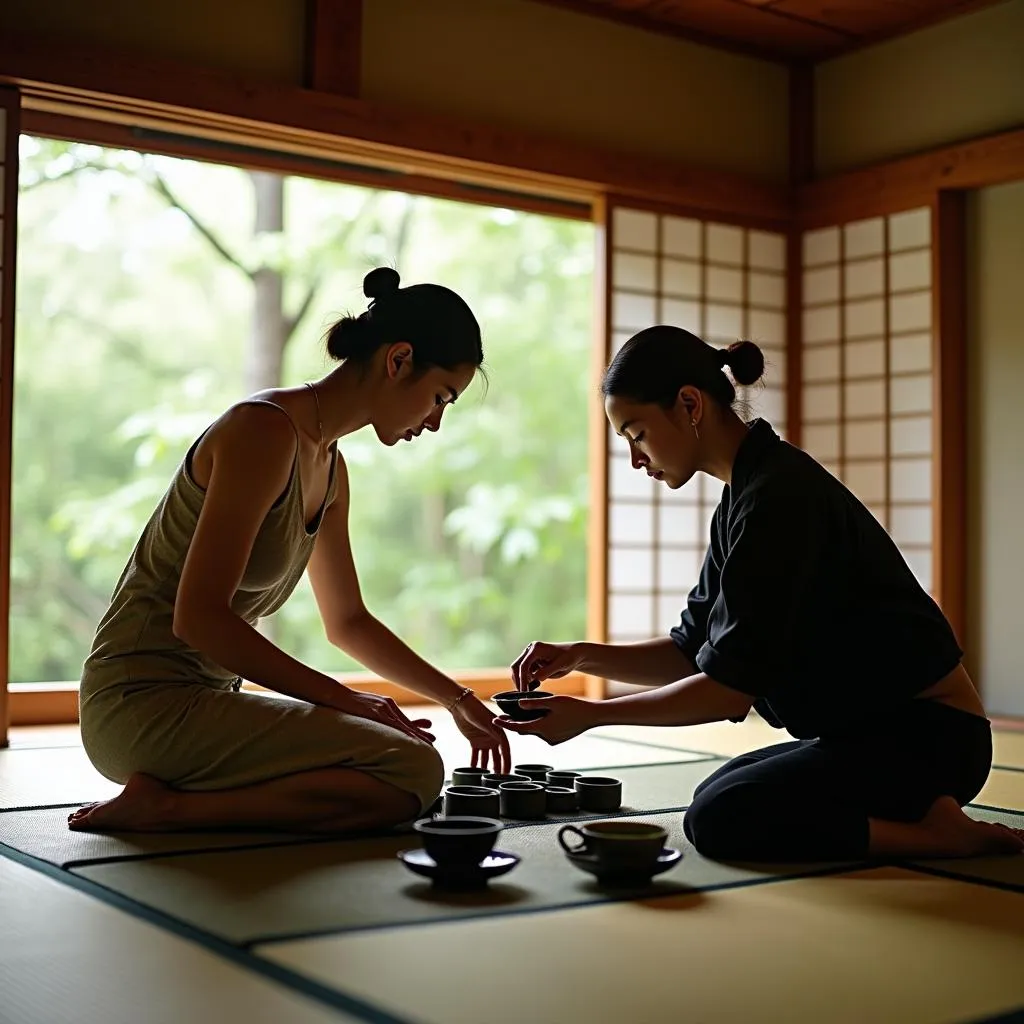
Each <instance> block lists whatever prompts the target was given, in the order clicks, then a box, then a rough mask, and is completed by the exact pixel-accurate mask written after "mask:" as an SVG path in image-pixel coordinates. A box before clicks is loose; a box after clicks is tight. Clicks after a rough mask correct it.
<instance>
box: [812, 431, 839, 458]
mask: <svg viewBox="0 0 1024 1024" xmlns="http://www.w3.org/2000/svg"><path fill="white" fill-rule="evenodd" d="M803 448H804V451H806V452H807V453H808V454H809V455H813V456H814V458H816V459H817V460H818V461H819V462H822V463H825V462H834V461H835V460H836V459H838V458H839V424H838V423H813V424H812V423H809V424H808V425H807V426H806V427H804V429H803Z"/></svg>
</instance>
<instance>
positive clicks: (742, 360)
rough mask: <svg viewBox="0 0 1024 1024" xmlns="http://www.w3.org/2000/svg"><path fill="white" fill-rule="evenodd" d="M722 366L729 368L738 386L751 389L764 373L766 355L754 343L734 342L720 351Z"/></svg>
mask: <svg viewBox="0 0 1024 1024" xmlns="http://www.w3.org/2000/svg"><path fill="white" fill-rule="evenodd" d="M718 351H719V355H720V356H721V359H722V365H723V366H728V367H729V370H730V371H731V372H732V376H733V380H735V381H736V383H737V384H741V385H743V386H744V387H749V386H750V385H751V384H756V383H757V382H758V381H759V380H760V379H761V375H762V374H763V373H764V354H763V353H762V352H761V350H760V349H759V348H758V347H757V345H755V344H754V343H753V342H752V341H734V342H733V343H732V344H731V345H730V346H729V347H728V348H727V349H719V350H718Z"/></svg>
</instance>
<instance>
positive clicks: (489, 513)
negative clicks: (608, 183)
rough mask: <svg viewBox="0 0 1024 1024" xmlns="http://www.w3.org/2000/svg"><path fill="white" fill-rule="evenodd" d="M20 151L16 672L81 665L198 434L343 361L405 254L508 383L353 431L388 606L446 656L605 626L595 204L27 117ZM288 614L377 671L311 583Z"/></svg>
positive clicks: (343, 661) (483, 655) (388, 618)
mask: <svg viewBox="0 0 1024 1024" xmlns="http://www.w3.org/2000/svg"><path fill="white" fill-rule="evenodd" d="M21 159H22V164H21V195H20V209H19V218H20V223H19V265H18V295H17V302H18V319H17V339H16V376H15V441H14V465H13V474H14V488H13V501H14V508H13V537H12V619H11V681H12V682H13V683H15V684H16V683H18V682H26V681H51V680H74V679H77V678H78V675H79V672H80V668H81V663H82V660H83V658H84V657H85V655H86V653H87V651H88V649H89V646H90V643H91V640H92V635H93V631H94V629H95V626H96V624H97V621H98V619H99V618H100V616H101V615H102V614H103V611H104V609H105V607H106V603H107V600H108V598H109V595H110V592H111V590H112V588H113V586H114V584H115V582H116V580H117V577H118V575H119V573H120V571H121V568H122V566H123V564H124V561H125V559H126V558H127V556H128V554H129V552H130V550H131V547H132V545H133V544H134V542H135V540H136V538H137V536H138V533H139V531H140V529H141V527H142V525H143V524H144V522H145V520H146V518H147V517H148V515H149V514H150V512H151V510H152V508H153V507H154V505H155V503H156V502H157V501H158V500H159V497H160V495H161V494H162V492H163V491H164V489H165V488H166V486H167V484H168V482H169V480H170V477H171V475H172V474H173V472H174V470H175V468H176V466H177V465H178V463H179V461H180V459H181V458H182V456H183V454H184V452H185V450H186V448H187V447H188V445H189V444H190V443H191V441H192V440H193V438H194V437H195V436H196V435H197V434H198V433H199V432H200V431H201V430H202V429H203V428H204V427H205V426H206V425H207V423H209V422H210V420H211V419H213V418H214V417H216V416H217V415H219V413H220V412H221V411H222V410H223V409H224V408H226V407H227V406H228V405H229V404H230V403H231V402H233V401H235V400H237V399H239V398H241V397H243V396H244V395H246V394H248V393H250V392H252V391H254V390H256V389H258V388H262V387H267V386H273V385H277V384H286V385H289V384H295V383H298V382H299V381H302V380H305V379H310V378H314V377H316V376H318V375H320V374H322V373H324V372H325V371H326V370H327V369H329V367H330V366H331V365H333V364H330V363H329V362H328V361H327V359H326V357H325V356H324V353H323V347H322V345H321V343H320V338H321V336H322V334H323V331H324V328H325V327H326V326H327V324H328V323H329V322H330V320H331V318H332V317H335V316H337V315H338V314H340V313H342V312H345V311H353V310H354V311H359V310H361V309H363V308H365V302H366V300H365V299H364V298H363V296H362V294H361V289H360V284H361V279H362V277H363V275H364V274H365V273H366V271H367V270H368V269H369V268H370V267H372V266H375V265H379V264H384V263H387V264H391V265H394V266H397V267H398V268H399V269H400V270H401V272H402V275H403V278H404V280H405V281H406V282H407V283H411V282H412V281H416V280H434V281H439V282H443V283H445V284H447V285H449V286H451V287H453V288H455V289H456V290H458V291H460V292H461V293H462V294H463V295H464V296H465V297H466V298H467V300H468V301H469V302H470V304H471V305H472V306H473V308H474V309H475V310H476V312H477V314H478V316H479V317H480V319H481V322H482V325H483V329H484V351H485V358H486V364H487V368H488V372H489V376H490V380H491V384H490V387H489V389H488V390H486V392H485V390H484V388H483V387H481V386H480V385H474V387H473V388H472V389H471V390H470V392H469V393H468V394H467V395H466V396H465V398H464V399H463V400H461V401H460V402H459V404H458V406H457V407H456V409H455V410H453V412H452V413H451V414H450V415H449V416H448V417H446V422H445V426H444V429H443V430H442V431H441V432H440V433H439V434H438V435H436V436H428V435H424V436H423V437H422V438H420V439H419V441H418V442H416V443H415V444H412V445H402V446H397V447H396V448H394V449H390V450H386V449H383V448H382V447H381V446H379V445H378V444H377V442H376V440H375V438H374V437H373V435H372V433H369V432H364V433H363V434H357V435H354V436H352V437H349V438H346V439H344V440H343V442H342V445H341V448H342V451H343V453H344V455H345V457H346V459H347V461H348V464H349V470H350V476H351V482H352V493H353V497H352V536H353V545H354V549H355V555H356V561H357V565H358V568H359V571H360V575H361V579H362V585H363V591H364V595H365V598H366V600H367V603H368V605H369V606H370V608H371V609H372V610H373V611H374V612H375V613H376V614H378V615H379V616H380V617H381V618H382V619H383V620H384V621H385V622H386V623H388V624H389V625H390V626H392V628H394V629H395V630H396V631H397V632H398V633H399V634H400V635H402V636H403V637H405V638H406V639H407V640H408V641H409V642H410V643H411V644H412V645H413V646H414V647H415V648H416V649H417V650H419V651H420V652H421V653H422V654H424V655H425V656H427V657H430V658H433V659H435V660H436V661H437V662H438V663H439V664H440V665H442V666H443V667H445V668H448V669H457V668H471V667H484V666H494V665H504V664H507V663H508V662H509V660H510V659H512V658H513V657H514V656H515V655H516V653H518V650H519V649H520V648H521V647H522V646H523V644H525V643H526V642H528V641H530V640H532V639H536V638H540V637H548V638H562V637H575V636H581V635H583V633H584V631H585V623H586V587H585V576H586V518H587V500H588V485H587V424H586V419H587V395H586V391H587V388H588V386H589V382H590V380H591V377H590V374H589V360H590V352H591V315H592V305H593V302H592V270H593V248H594V239H593V229H592V227H591V226H590V225H589V224H587V223H584V222H578V221H570V220H561V219H556V218H552V217H547V216H540V215H536V214H527V213H521V212H516V211H512V210H507V209H491V208H487V207H483V206H471V205H465V204H460V203H455V202H450V201H443V200H437V199H427V198H423V197H414V196H410V195H406V194H402V193H396V192H386V191H380V190H373V189H367V188H360V187H354V186H346V185H339V184H331V183H327V182H322V181H316V180H310V179H306V178H297V177H288V178H281V177H278V176H275V175H269V174H263V173H255V172H253V173H250V172H248V171H244V170H241V169H238V168H233V167H227V166H219V165H212V164H208V163H200V162H195V161H188V160H178V159H171V158H166V157H155V156H147V155H143V154H140V153H136V152H130V151H123V150H117V151H115V150H110V149H104V148H101V147H97V146H85V145H80V144H72V143H65V142H59V141H55V140H49V139H41V138H36V137H28V136H24V137H23V138H22V146H21ZM266 625H267V629H268V630H270V631H271V632H272V635H273V636H274V637H275V639H276V640H277V641H278V642H279V643H280V644H281V645H282V646H283V647H284V648H285V649H287V650H289V651H290V652H291V653H293V654H295V655H296V656H298V657H300V658H302V659H305V660H307V661H309V662H310V663H312V664H315V665H316V666H317V667H319V668H322V669H325V670H328V671H330V670H334V671H341V670H346V669H355V668H358V667H359V666H357V665H355V664H354V663H353V662H352V661H351V660H350V659H348V658H347V657H346V656H345V655H343V653H342V652H340V651H338V650H336V649H335V648H333V647H331V646H330V645H329V644H327V642H326V641H325V640H324V638H323V631H322V628H321V627H320V624H319V620H318V618H317V615H316V610H315V605H314V602H313V600H312V595H311V593H310V591H309V588H308V585H307V584H306V583H305V581H303V583H302V584H301V585H300V587H299V590H298V591H297V592H296V594H295V596H294V597H293V598H292V600H291V601H290V602H289V603H288V605H286V607H285V608H284V610H283V611H282V612H280V613H279V614H278V615H277V616H275V617H274V619H272V620H270V621H269V622H268V623H267V624H266Z"/></svg>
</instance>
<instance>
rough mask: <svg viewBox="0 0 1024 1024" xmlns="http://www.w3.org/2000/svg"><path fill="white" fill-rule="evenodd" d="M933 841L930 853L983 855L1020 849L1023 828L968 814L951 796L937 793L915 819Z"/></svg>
mask: <svg viewBox="0 0 1024 1024" xmlns="http://www.w3.org/2000/svg"><path fill="white" fill-rule="evenodd" d="M918 827H919V828H921V829H922V830H923V832H922V836H924V835H927V837H928V840H929V845H930V846H931V845H934V851H933V852H930V853H929V856H933V857H985V856H994V855H996V854H1010V853H1018V854H1019V853H1024V830H1022V829H1015V828H1009V827H1008V826H1006V825H999V824H996V823H993V822H987V821H975V820H974V819H973V818H968V817H967V815H966V814H964V812H963V811H962V810H961V809H960V806H959V804H957V802H956V800H954V799H953V797H951V796H943V797H939V799H938V800H936V801H935V803H934V804H932V806H931V808H930V810H929V811H928V813H927V814H926V815H925V816H924V818H923V819H922V820H921V821H920V822H918Z"/></svg>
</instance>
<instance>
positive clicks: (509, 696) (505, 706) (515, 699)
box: [491, 690, 554, 722]
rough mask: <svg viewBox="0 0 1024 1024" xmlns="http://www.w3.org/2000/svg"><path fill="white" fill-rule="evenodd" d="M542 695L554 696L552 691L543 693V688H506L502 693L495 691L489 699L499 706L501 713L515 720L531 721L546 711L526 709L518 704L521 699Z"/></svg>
mask: <svg viewBox="0 0 1024 1024" xmlns="http://www.w3.org/2000/svg"><path fill="white" fill-rule="evenodd" d="M543 697H554V694H553V693H545V692H544V691H543V690H531V691H529V692H527V691H524V690H506V691H505V692H504V693H496V694H495V695H494V696H493V697H492V698H491V699H492V700H493V701H494V703H495V704H497V705H498V707H499V708H501V711H502V714H504V715H507V716H508V717H509V718H513V719H515V720H516V721H517V722H533V721H536V719H538V718H543V717H544V716H545V715H546V714H547V712H546V711H538V710H536V709H535V708H532V709H530V710H529V711H527V710H526V709H525V708H521V707H520V706H519V702H520V701H521V700H536V699H538V698H543Z"/></svg>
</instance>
